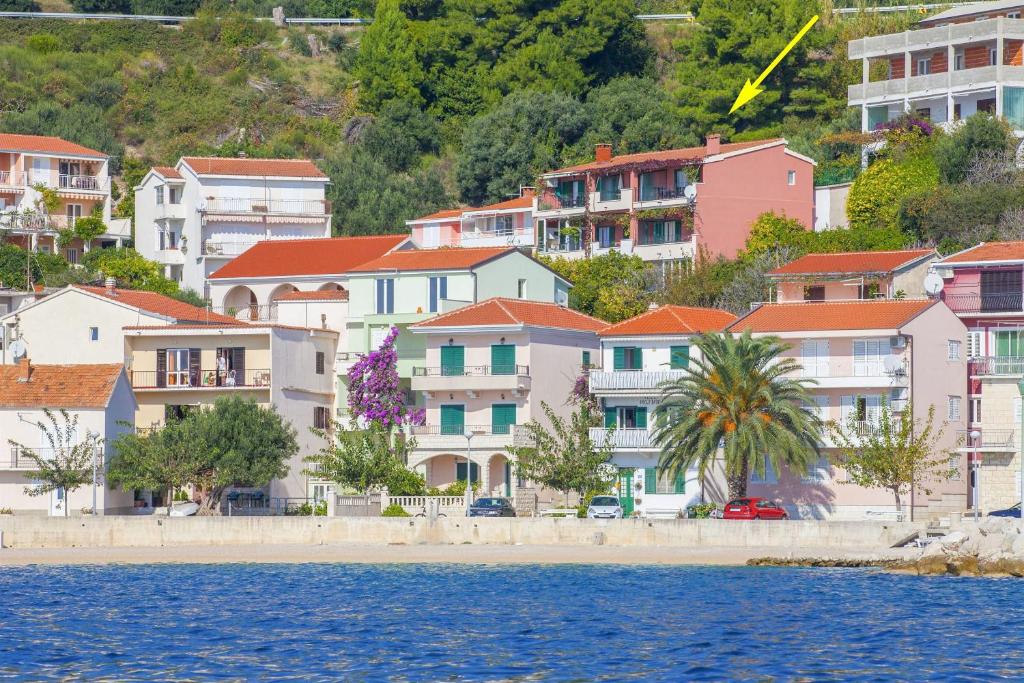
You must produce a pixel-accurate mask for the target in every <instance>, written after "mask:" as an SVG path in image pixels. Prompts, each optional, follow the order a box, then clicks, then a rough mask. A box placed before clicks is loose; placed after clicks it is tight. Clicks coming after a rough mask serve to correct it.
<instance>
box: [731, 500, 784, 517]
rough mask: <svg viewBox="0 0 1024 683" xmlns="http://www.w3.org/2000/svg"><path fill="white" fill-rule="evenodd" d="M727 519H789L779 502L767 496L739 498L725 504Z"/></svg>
mask: <svg viewBox="0 0 1024 683" xmlns="http://www.w3.org/2000/svg"><path fill="white" fill-rule="evenodd" d="M722 516H723V517H724V518H725V519H789V515H788V514H786V511H785V510H784V509H783V508H782V506H781V505H779V504H778V503H773V502H772V501H770V500H768V499H767V498H737V499H736V500H730V501H729V502H728V503H727V504H726V506H725V513H724V514H723V515H722Z"/></svg>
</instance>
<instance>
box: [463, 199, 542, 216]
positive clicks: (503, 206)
mask: <svg viewBox="0 0 1024 683" xmlns="http://www.w3.org/2000/svg"><path fill="white" fill-rule="evenodd" d="M530 208H533V197H516V198H515V199H506V200H505V201H503V202H498V203H496V204H488V205H487V206H480V207H471V208H467V209H463V212H465V213H471V212H477V211H507V210H509V209H530Z"/></svg>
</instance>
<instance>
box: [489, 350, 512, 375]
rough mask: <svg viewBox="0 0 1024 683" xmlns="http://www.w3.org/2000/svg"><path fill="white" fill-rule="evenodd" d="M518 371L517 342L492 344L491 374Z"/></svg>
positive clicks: (508, 373)
mask: <svg viewBox="0 0 1024 683" xmlns="http://www.w3.org/2000/svg"><path fill="white" fill-rule="evenodd" d="M515 373H516V346H515V344H492V345H491V374H492V375H514V374H515Z"/></svg>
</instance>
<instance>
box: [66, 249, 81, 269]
mask: <svg viewBox="0 0 1024 683" xmlns="http://www.w3.org/2000/svg"><path fill="white" fill-rule="evenodd" d="M64 258H65V259H67V262H68V263H70V264H72V265H74V264H76V263H78V250H77V249H65V250H64Z"/></svg>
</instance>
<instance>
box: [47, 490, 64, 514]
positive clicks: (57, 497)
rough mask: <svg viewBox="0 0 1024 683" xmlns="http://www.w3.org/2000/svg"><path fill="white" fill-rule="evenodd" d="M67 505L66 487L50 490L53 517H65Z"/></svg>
mask: <svg viewBox="0 0 1024 683" xmlns="http://www.w3.org/2000/svg"><path fill="white" fill-rule="evenodd" d="M65 505H67V496H65V495H64V489H55V490H53V491H50V516H51V517H63V516H64V506H65Z"/></svg>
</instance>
